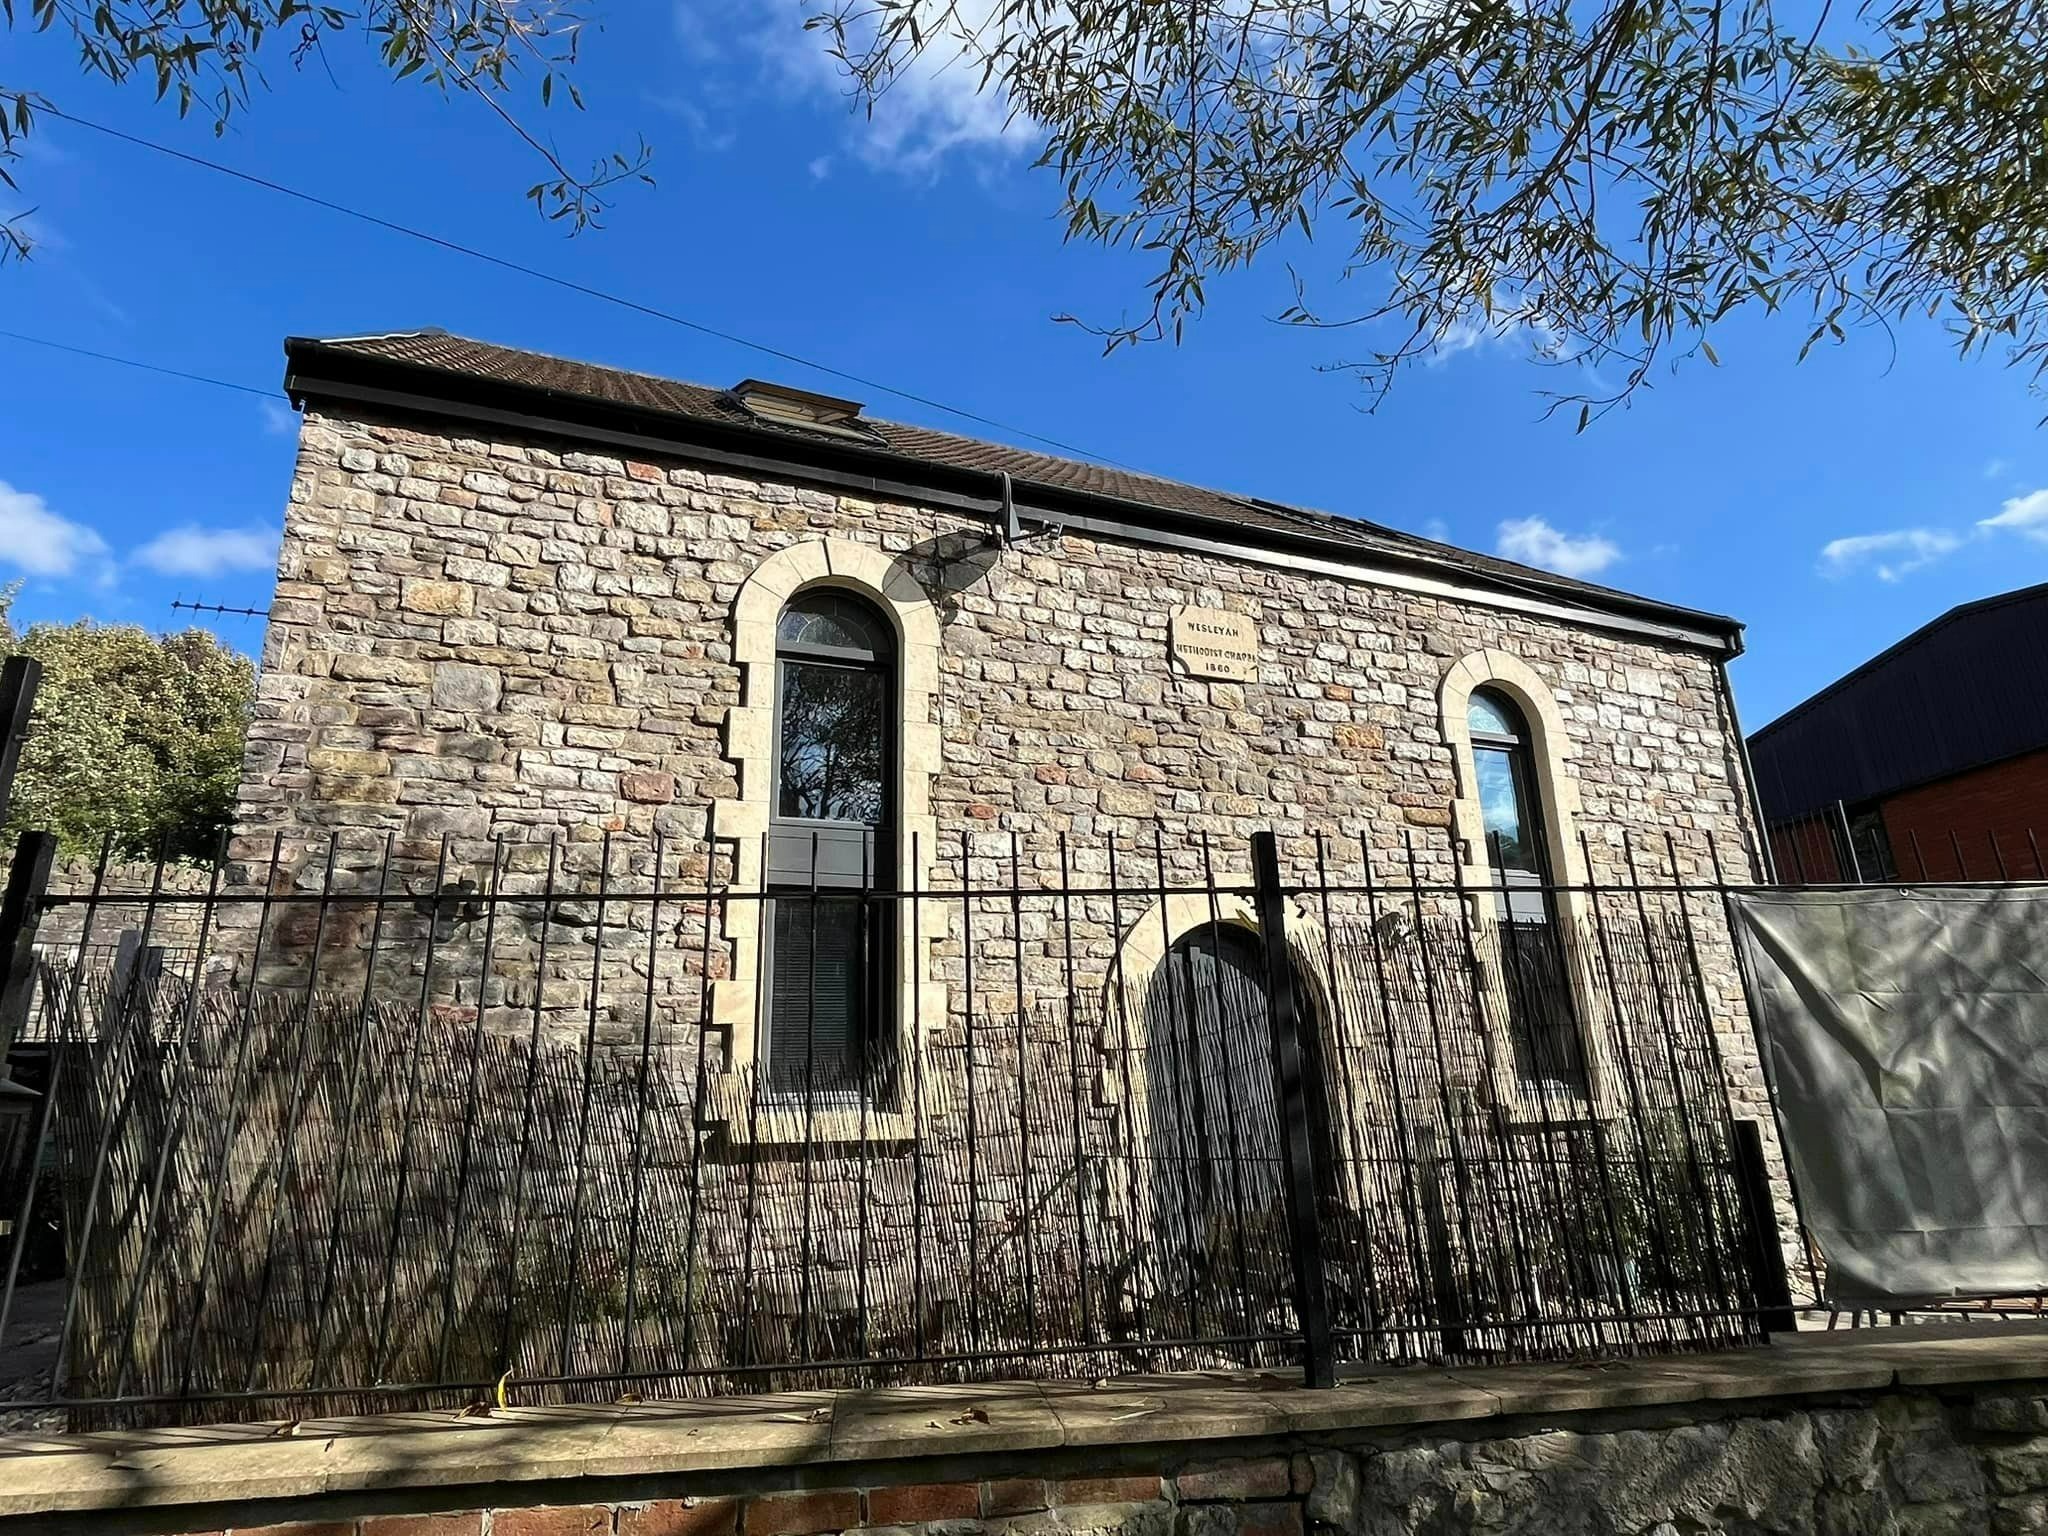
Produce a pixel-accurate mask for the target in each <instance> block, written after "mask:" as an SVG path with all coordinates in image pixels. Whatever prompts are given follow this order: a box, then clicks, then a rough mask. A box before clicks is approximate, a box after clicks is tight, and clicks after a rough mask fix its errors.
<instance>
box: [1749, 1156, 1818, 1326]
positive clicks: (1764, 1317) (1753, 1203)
mask: <svg viewBox="0 0 2048 1536" xmlns="http://www.w3.org/2000/svg"><path fill="white" fill-rule="evenodd" d="M1733 1129H1734V1132H1735V1135H1734V1139H1733V1140H1732V1141H1731V1142H1730V1143H1729V1152H1730V1153H1731V1154H1732V1158H1731V1160H1732V1161H1733V1163H1734V1164H1735V1187H1736V1188H1737V1189H1738V1190H1739V1191H1740V1192H1741V1198H1742V1206H1743V1214H1744V1215H1746V1216H1747V1217H1748V1218H1749V1220H1748V1223H1747V1225H1748V1227H1749V1244H1748V1247H1749V1273H1750V1289H1751V1292H1752V1294H1753V1295H1754V1297H1755V1299H1756V1306H1757V1321H1758V1322H1759V1323H1760V1324H1761V1325H1762V1327H1763V1330H1764V1332H1765V1333H1767V1334H1771V1333H1791V1332H1793V1331H1795V1330H1796V1329H1797V1328H1798V1326H1799V1320H1798V1319H1797V1318H1796V1317H1795V1316H1794V1315H1793V1312H1792V1283H1791V1280H1790V1279H1789V1278H1788V1277H1787V1276H1786V1274H1785V1250H1784V1249H1783V1248H1782V1247H1781V1246H1780V1245H1779V1243H1778V1212H1777V1206H1776V1203H1775V1202H1774V1201H1773V1200H1772V1199H1771V1174H1770V1169H1769V1168H1768V1167H1767V1166H1766V1164H1765V1163H1764V1131H1763V1127H1762V1126H1760V1125H1758V1124H1757V1123H1756V1121H1754V1120H1737V1121H1736V1122H1734V1126H1733ZM1815 1299H1816V1300H1818V1298H1815Z"/></svg>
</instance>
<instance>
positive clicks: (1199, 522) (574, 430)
mask: <svg viewBox="0 0 2048 1536" xmlns="http://www.w3.org/2000/svg"><path fill="white" fill-rule="evenodd" d="M285 357H286V370H285V381H284V388H285V393H286V394H287V395H288V396H289V397H290V398H291V399H292V401H293V402H294V403H295V404H299V403H303V402H304V401H305V400H306V399H308V398H323V399H332V400H343V401H352V402H355V403H358V404H365V405H377V406H382V407H384V408H386V409H390V410H397V411H404V412H408V413H417V414H422V415H427V416H443V417H451V418H453V419H456V420H465V419H466V420H479V421H488V422H491V423H493V424H495V425H499V426H504V427H510V428H513V429H515V430H519V431H522V432H528V433H533V434H537V435H543V436H553V437H566V438H572V439H573V438H577V437H584V438H589V439H592V440H594V441H604V442H609V443H613V444H616V445H618V446H624V447H636V448H639V449H641V450H643V451H647V452H655V453H669V454H676V453H681V454H684V455H686V456H690V457H695V458H699V459H702V460H705V461H707V462H709V463H712V464H716V465H719V466H722V467H726V468H731V469H736V470H740V471H743V472H746V473H750V474H768V475H774V476H776V477H779V478H787V477H793V478H799V479H804V480H808V481H810V482H812V483H814V484H817V485H820V486H829V487H832V488H834V489H842V490H855V491H859V492H861V493H863V494H866V495H870V496H875V497H879V498H890V499H900V500H907V501H915V502H921V503H923V504H925V505H929V506H936V507H941V508H944V509H946V510H950V511H956V512H961V513H966V514H969V515H973V516H982V517H991V518H994V519H998V520H1000V519H1001V518H1002V517H1003V515H1004V489H1003V487H1002V484H1001V480H1002V472H1001V471H996V470H979V469H963V468H957V467H955V466H952V465H946V464H940V463H936V462H934V461H932V460H930V459H923V458H916V457H912V456H910V455H907V454H900V453H896V452H893V451H891V450H889V449H886V448H876V447H869V446H866V445H862V444H858V443H851V442H841V441H838V440H828V439H825V438H821V437H812V436H805V435H801V434H798V433H795V432H781V431H776V430H772V429H769V428H764V427H753V426H747V425H742V424H739V423H725V422H718V421H711V420H707V419H705V418H703V417H697V416H685V415H682V414H679V413H677V412H674V411H664V410H658V409H654V408H651V407H641V406H633V405H627V404H622V403H618V402H613V401H606V400H595V399H592V398H591V397H589V396H587V395H578V394H571V393H567V392H564V391H561V390H554V389H547V388H544V387H540V386H536V385H531V384H520V383H513V382H509V381H506V380H499V379H491V378H488V377H484V376H482V375H478V374H468V373H456V372H452V371H450V370H448V369H443V368H437V367H434V366H432V365H430V364H425V363H414V362H409V361H405V360H402V359H397V358H385V357H373V356H369V355H366V354H364V353H361V352H357V351H355V350H353V349H351V348H347V347H341V346H335V345H332V344H330V343H327V342H323V341H320V340H318V339H317V338H311V337H299V336H295V337H290V338H288V339H287V340H286V342H285ZM541 405H544V406H545V407H546V408H547V409H546V412H545V414H542V413H540V412H538V411H537V410H536V406H541ZM764 450H765V451H764ZM1024 485H1025V486H1026V487H1028V489H1029V492H1030V498H1031V502H1032V504H1033V506H1034V508H1043V509H1044V510H1047V511H1050V512H1054V513H1057V512H1059V511H1062V510H1067V511H1071V512H1073V513H1075V514H1077V515H1078V516H1079V517H1080V518H1083V519H1087V520H1088V521H1090V522H1094V523H1097V524H1098V525H1099V524H1100V523H1101V522H1102V521H1103V520H1104V519H1105V518H1106V519H1107V520H1108V521H1110V522H1114V523H1123V524H1128V525H1130V526H1131V527H1133V528H1142V529H1149V530H1158V531H1165V532H1168V533H1172V532H1175V531H1178V532H1181V533H1182V534H1188V533H1198V534H1202V535H1206V536H1208V537H1211V538H1214V537H1216V536H1217V535H1218V534H1219V532H1221V533H1225V534H1227V536H1228V537H1229V538H1230V539H1231V540H1232V541H1234V542H1237V543H1241V544H1245V545H1249V546H1252V547H1255V548H1267V549H1277V550H1291V551H1295V552H1298V553H1312V554H1314V555H1315V556H1317V557H1319V558H1322V559H1327V560H1331V561H1338V562H1344V563H1349V564H1360V563H1376V564H1385V565H1389V566H1393V567H1395V568H1397V569H1406V570H1409V571H1412V572H1416V573H1421V574H1427V575H1430V576H1433V577H1435V578H1437V579H1439V580H1441V579H1443V578H1444V577H1445V576H1446V575H1447V574H1448V575H1449V576H1451V577H1454V578H1455V579H1457V580H1459V581H1462V582H1465V583H1468V584H1472V585H1476V586H1479V587H1482V588H1491V589H1493V590H1496V591H1500V592H1505V593H1513V594H1516V595H1520V596H1525V597H1529V596H1533V597H1537V598H1540V599H1542V600H1543V601H1546V602H1553V603H1564V604H1569V605H1571V606H1573V607H1577V608H1583V609H1590V610H1593V611H1595V612H1599V611H1603V610H1604V611H1608V612H1613V613H1617V614H1620V615H1623V616H1628V617H1634V618H1638V619H1644V620H1648V621H1650V622H1652V623H1656V624H1665V625H1673V626H1677V627H1680V628H1686V629H1693V630H1699V631H1704V632H1705V633H1707V634H1710V635H1717V636H1721V637H1723V639H1724V641H1725V644H1726V650H1725V654H1726V655H1727V656H1731V657H1732V656H1736V655H1740V654H1741V652H1742V629H1743V626H1742V625H1741V624H1739V623H1737V622H1736V621H1735V620H1733V619H1730V618H1728V617H1726V616H1724V615H1721V614H1712V613H1704V612H1700V611H1698V610H1695V609H1690V608H1681V607H1677V606H1675V605H1673V604H1669V603H1660V602H1657V601H1655V600H1653V599H1650V598H1642V597H1636V596H1634V595H1633V594H1630V593H1621V592H1610V591H1607V590H1606V589H1601V590H1599V591H1591V590H1588V589H1586V588H1584V587H1578V586H1573V585H1569V584H1566V583H1552V582H1548V581H1545V580H1543V579H1542V577H1541V575H1540V574H1537V573H1533V572H1532V573H1531V575H1530V576H1528V577H1526V578H1522V577H1510V576H1507V575H1504V574H1503V573H1500V572H1495V571H1490V570H1485V569H1481V568H1476V567H1473V566H1468V565H1464V564H1461V563H1460V562H1458V561H1455V560H1450V559H1445V558H1442V557H1439V556H1432V555H1429V554H1424V553H1420V552H1408V551H1403V550H1398V549H1382V548H1378V547H1374V546H1368V545H1363V544H1358V543H1354V542H1351V541H1349V540H1345V539H1340V538H1328V537H1323V536H1320V535H1318V534H1316V533H1315V532H1313V531H1312V530H1311V529H1310V528H1308V527H1306V526H1304V527H1303V528H1302V529H1301V531H1299V532H1282V531H1280V530H1277V529H1273V528H1269V527H1265V526H1262V525H1259V524H1252V523H1236V522H1227V521H1223V520H1221V519H1217V518H1212V517H1204V516H1200V515H1198V514H1193V513H1182V512H1176V511H1174V510H1173V509H1171V508H1165V507H1158V506H1153V505H1150V504H1148V503H1144V502H1134V501H1128V500H1125V499H1123V498H1121V497H1116V496H1105V495H1102V494H1100V493H1097V492H1092V491H1081V490H1075V489H1073V488H1072V487H1068V486H1059V485H1052V484H1048V483H1045V482H1041V481H1035V480H1034V481H1026V482H1024ZM991 492H993V494H991ZM1246 499H1247V501H1248V502H1249V500H1250V499H1249V498H1246ZM1250 504H1252V505H1256V503H1250ZM1303 521H1304V523H1306V518H1304V519H1303Z"/></svg>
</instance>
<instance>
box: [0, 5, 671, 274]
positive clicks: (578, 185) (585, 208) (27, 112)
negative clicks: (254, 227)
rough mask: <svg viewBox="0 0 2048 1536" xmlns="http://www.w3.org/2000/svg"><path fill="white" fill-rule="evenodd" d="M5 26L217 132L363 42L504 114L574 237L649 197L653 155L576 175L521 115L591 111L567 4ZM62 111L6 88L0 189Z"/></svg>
mask: <svg viewBox="0 0 2048 1536" xmlns="http://www.w3.org/2000/svg"><path fill="white" fill-rule="evenodd" d="M0 18H4V19H5V21H6V24H7V26H8V28H9V30H13V29H15V28H16V27H17V26H21V25H26V26H28V27H30V28H32V29H34V30H35V31H37V32H55V33H59V34H62V35H65V36H67V37H68V40H69V42H70V45H71V47H72V48H73V49H74V50H75V51H76V53H77V55H78V60H79V64H80V66H81V67H82V68H83V70H84V72H85V73H87V74H89V75H98V76H100V77H102V78H104V79H106V80H110V81H114V82H117V83H121V82H128V81H132V80H140V81H143V82H146V83H147V84H148V85H149V86H150V87H151V88H152V89H153V90H154V91H155V93H156V98H157V100H158V101H161V102H166V103H168V104H170V105H173V106H175V108H176V109H177V113H178V115H179V116H180V117H184V116H187V115H189V114H192V113H198V114H199V115H201V116H202V117H204V118H206V119H208V120H210V121H211V122H212V124H213V126H214V131H215V132H216V133H222V132H225V131H226V129H227V126H228V123H229V122H230V121H231V120H232V119H233V118H234V117H236V116H237V115H238V114H239V113H241V112H242V111H244V110H245V109H246V108H247V107H248V106H249V103H250V97H251V94H252V92H253V91H254V90H255V89H256V88H259V87H262V86H265V85H267V84H268V77H267V76H266V74H265V73H264V67H263V66H264V64H265V62H266V61H272V62H283V63H289V64H290V66H291V67H292V68H294V69H304V68H305V67H306V65H307V64H308V62H309V61H314V60H317V61H319V62H320V63H321V64H322V65H323V66H325V65H326V63H327V55H326V49H327V44H328V42H329V40H330V39H333V40H334V41H336V42H337V43H338V44H341V45H344V46H360V45H361V44H362V43H364V42H367V43H368V44H369V45H370V46H371V47H372V48H373V49H374V50H375V53H376V56H377V59H378V61H379V62H380V63H381V64H382V65H383V67H384V68H386V69H388V70H389V71H390V72H391V73H392V74H393V75H394V76H395V77H396V78H398V79H400V80H405V79H412V78H417V79H419V80H420V81H422V82H423V83H425V84H427V85H429V86H432V87H434V88H435V89H437V90H439V91H441V92H442V93H444V94H447V95H453V96H460V97H464V98H466V99H469V100H472V101H475V102H477V103H479V104H480V105H482V106H483V107H484V108H485V109H486V110H487V111H489V112H491V113H492V114H494V115H495V116H496V117H497V118H498V119H499V121H500V122H501V123H502V124H503V125H504V126H505V127H506V129H507V130H509V131H510V132H511V133H513V134H514V135H515V136H517V138H518V139H519V140H520V142H521V143H523V144H524V145H525V146H526V147H527V149H529V150H530V151H531V152H532V153H534V154H535V155H536V156H538V157H539V158H540V160H541V161H542V163H543V165H544V167H545V173H544V174H543V176H542V178H541V180H539V181H537V182H535V183H534V184H533V186H531V187H530V188H528V189H527V194H526V195H527V197H528V198H530V199H531V200H532V201H533V203H534V205H535V206H536V207H537V208H539V209H540V210H541V212H542V213H543V214H545V215H546V216H547V217H548V218H550V219H558V220H562V221H564V222H565V223H566V224H567V225H568V226H569V228H570V229H571V230H580V229H582V228H584V227H586V226H587V225H590V224H593V223H596V222H597V221H598V220H599V219H600V217H601V216H602V215H603V213H604V211H605V209H606V208H607V207H608V206H609V203H610V199H611V197H612V195H613V189H614V188H615V187H616V186H617V185H618V184H619V183H621V182H626V181H631V180H638V181H643V182H648V183H649V184H650V185H651V184H652V178H650V177H649V176H648V175H647V165H648V162H649V160H650V158H651V155H650V152H649V150H648V148H647V145H646V144H645V143H644V142H642V143H640V144H639V145H638V146H637V148H636V149H635V151H634V152H633V153H632V154H630V155H629V154H621V153H617V152H614V153H611V154H607V155H605V156H603V157H602V158H599V159H597V160H595V161H594V162H593V163H590V164H588V165H586V166H584V167H582V168H580V169H577V168H572V167H571V166H570V165H569V164H568V163H567V162H566V161H565V160H564V159H563V158H562V157H561V156H560V155H559V154H558V153H557V152H556V150H555V149H554V148H553V147H552V145H551V144H550V143H549V142H547V141H546V140H544V139H543V138H541V137H540V136H539V135H537V134H535V133H534V132H532V131H530V130H529V129H528V128H527V127H526V126H525V125H524V123H522V122H521V120H520V118H519V116H518V115H517V114H516V113H515V112H514V110H513V105H512V103H513V101H514V99H515V97H516V95H517V93H518V90H519V88H520V87H521V86H522V85H523V84H527V83H531V84H532V87H533V93H534V97H535V98H536V99H537V100H538V101H539V103H540V105H541V106H542V107H548V106H551V105H552V104H553V103H554V101H555V98H556V96H557V94H560V95H561V96H563V97H565V98H567V99H568V101H569V102H570V103H571V104H572V105H573V106H575V107H576V108H578V109H581V108H582V106H583V97H582V93H581V92H580V91H579V90H578V89H577V86H576V83H575V79H574V72H575V69H576V65H577V52H578V46H579V42H580V39H581V37H582V34H583V31H584V27H585V25H586V23H585V20H584V18H583V17H582V16H581V15H580V14H579V13H578V12H576V11H575V10H573V9H571V7H570V6H569V4H568V3H567V0H348V3H342V4H324V3H318V0H91V3H85V0H0ZM56 111H57V109H56V108H55V107H54V106H53V104H52V103H51V102H49V101H48V100H47V99H45V98H44V97H42V96H40V95H37V94H36V93H34V92H31V91H27V90H24V89H21V88H19V87H10V86H9V84H8V82H7V81H6V80H5V79H4V78H0V182H5V184H6V185H7V186H9V187H12V186H14V185H15V181H14V176H13V173H12V172H10V171H9V169H8V165H9V163H10V162H13V161H18V160H19V158H20V155H21V150H22V145H23V142H24V141H25V140H26V139H27V138H28V136H29V134H30V133H31V132H32V131H33V130H34V128H35V126H36V120H37V117H38V114H39V113H40V112H56ZM58 115H61V113H59V114H58ZM30 246H31V238H30V234H29V226H28V223H27V221H26V217H25V216H18V217H16V218H14V219H12V220H9V221H6V222H0V260H5V259H6V258H7V257H8V256H10V255H12V256H15V257H22V256H26V255H27V254H28V253H29V250H30Z"/></svg>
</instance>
